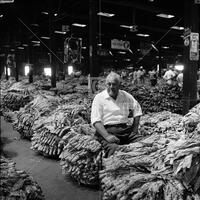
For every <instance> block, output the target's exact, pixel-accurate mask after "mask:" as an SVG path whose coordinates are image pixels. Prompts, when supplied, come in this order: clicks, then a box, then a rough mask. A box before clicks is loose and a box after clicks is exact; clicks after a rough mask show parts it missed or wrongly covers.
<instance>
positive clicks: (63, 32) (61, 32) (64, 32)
mask: <svg viewBox="0 0 200 200" xmlns="http://www.w3.org/2000/svg"><path fill="white" fill-rule="evenodd" d="M54 33H58V34H63V35H64V34H66V31H54Z"/></svg>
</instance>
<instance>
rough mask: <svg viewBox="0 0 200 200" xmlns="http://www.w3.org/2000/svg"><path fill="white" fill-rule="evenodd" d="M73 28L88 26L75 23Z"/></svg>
mask: <svg viewBox="0 0 200 200" xmlns="http://www.w3.org/2000/svg"><path fill="white" fill-rule="evenodd" d="M72 26H78V27H82V28H83V27H86V24H79V23H73V24H72Z"/></svg>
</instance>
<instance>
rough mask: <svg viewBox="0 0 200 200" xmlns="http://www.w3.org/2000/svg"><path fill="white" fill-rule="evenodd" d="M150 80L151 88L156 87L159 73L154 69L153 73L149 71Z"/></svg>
mask: <svg viewBox="0 0 200 200" xmlns="http://www.w3.org/2000/svg"><path fill="white" fill-rule="evenodd" d="M149 79H150V83H151V86H155V85H156V84H157V72H156V70H155V69H153V70H152V71H149Z"/></svg>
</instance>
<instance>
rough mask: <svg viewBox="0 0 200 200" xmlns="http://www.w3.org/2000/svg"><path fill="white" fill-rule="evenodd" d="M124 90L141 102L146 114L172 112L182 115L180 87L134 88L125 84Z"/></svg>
mask: <svg viewBox="0 0 200 200" xmlns="http://www.w3.org/2000/svg"><path fill="white" fill-rule="evenodd" d="M123 89H124V90H126V91H127V92H129V93H131V94H132V95H133V96H134V97H135V99H137V100H138V101H139V103H140V104H141V106H142V110H143V112H144V113H149V112H150V113H151V112H161V111H166V110H167V111H170V112H173V113H177V114H181V113H182V92H181V90H180V88H179V87H178V86H173V87H171V88H169V86H167V85H165V84H159V85H157V86H156V87H151V86H150V85H142V86H134V85H132V84H130V83H125V82H124V83H123Z"/></svg>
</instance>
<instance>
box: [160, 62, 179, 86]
mask: <svg viewBox="0 0 200 200" xmlns="http://www.w3.org/2000/svg"><path fill="white" fill-rule="evenodd" d="M175 77H176V74H175V72H174V67H173V65H170V66H169V69H168V70H167V71H166V72H165V74H164V76H163V79H164V80H165V81H166V83H167V84H168V85H174V83H175V81H174V78H175Z"/></svg>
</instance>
